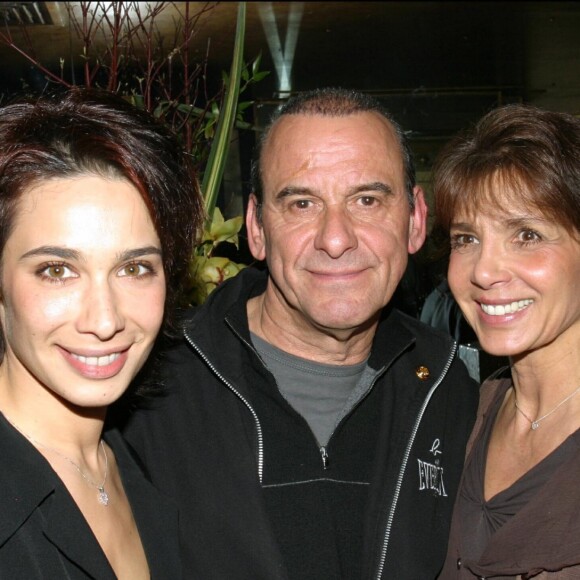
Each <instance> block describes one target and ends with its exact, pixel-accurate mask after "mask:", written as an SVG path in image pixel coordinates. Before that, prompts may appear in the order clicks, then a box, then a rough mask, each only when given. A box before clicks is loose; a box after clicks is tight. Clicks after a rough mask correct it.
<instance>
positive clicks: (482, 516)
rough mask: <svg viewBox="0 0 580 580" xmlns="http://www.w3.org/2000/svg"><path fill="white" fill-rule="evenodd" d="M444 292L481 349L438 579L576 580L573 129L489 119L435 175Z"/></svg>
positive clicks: (577, 270) (579, 186)
mask: <svg viewBox="0 0 580 580" xmlns="http://www.w3.org/2000/svg"><path fill="white" fill-rule="evenodd" d="M434 192H435V200H436V201H435V203H436V216H437V221H438V224H439V227H440V228H442V230H443V231H445V232H447V233H448V235H449V240H450V247H451V255H450V264H449V272H448V278H449V284H450V286H451V289H452V291H453V294H454V296H455V298H456V300H457V302H458V303H459V305H460V307H461V310H462V311H463V313H464V315H465V317H466V318H467V320H468V321H469V323H470V325H471V326H472V327H473V329H474V330H475V332H476V334H477V337H478V339H479V342H480V344H481V346H482V348H483V349H484V350H486V351H487V352H489V353H491V354H493V355H499V356H507V357H509V362H510V365H509V368H507V369H505V370H504V372H503V374H502V373H498V374H497V375H496V376H494V377H492V378H490V379H489V380H487V381H486V382H485V383H484V384H483V385H482V388H481V402H480V410H479V413H478V419H477V422H476V425H475V428H474V432H473V434H472V438H471V445H470V446H469V447H468V452H467V459H466V464H465V469H464V474H463V478H462V482H461V485H460V490H459V493H458V496H457V500H456V505H455V511H454V516H453V522H452V528H451V536H450V543H449V549H448V554H447V559H446V562H445V566H444V569H443V572H442V574H441V576H440V578H444V579H451V578H454V579H455V578H456V579H471V578H496V579H499V578H501V579H506V578H510V579H511V578H517V579H524V578H526V579H527V578H542V579H543V578H550V579H552V578H553V579H572V578H579V577H580V518H579V517H578V514H579V513H580V487H579V486H578V481H579V480H580V300H579V299H578V288H580V120H579V119H577V118H575V117H573V116H571V115H568V114H564V113H553V112H548V111H544V110H540V109H537V108H534V107H531V106H525V105H508V106H505V107H502V108H499V109H496V110H494V111H491V112H490V113H488V114H487V115H486V116H485V117H484V118H483V119H482V120H481V121H480V122H479V123H478V124H477V125H476V126H475V128H474V129H473V130H471V131H469V132H468V133H465V134H462V135H460V136H459V137H458V138H456V139H455V140H453V142H452V143H450V144H449V145H448V147H447V148H446V149H445V151H443V152H442V155H441V157H440V159H439V161H438V163H437V165H436V167H435V170H434Z"/></svg>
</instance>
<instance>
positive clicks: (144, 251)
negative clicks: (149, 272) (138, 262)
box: [119, 246, 162, 262]
mask: <svg viewBox="0 0 580 580" xmlns="http://www.w3.org/2000/svg"><path fill="white" fill-rule="evenodd" d="M151 254H155V255H157V256H161V255H162V253H161V249H160V248H158V247H157V246H145V247H143V248H135V249H134V250H125V251H124V252H121V254H120V255H119V262H125V261H127V260H134V259H135V258H141V257H142V256H150V255H151Z"/></svg>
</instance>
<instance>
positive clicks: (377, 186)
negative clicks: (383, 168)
mask: <svg viewBox="0 0 580 580" xmlns="http://www.w3.org/2000/svg"><path fill="white" fill-rule="evenodd" d="M364 191H379V192H381V193H384V194H385V195H393V189H392V188H391V187H389V186H388V185H387V184H386V183H383V182H382V181H373V182H372V183H363V184H361V185H357V186H356V187H353V188H352V193H362V192H364Z"/></svg>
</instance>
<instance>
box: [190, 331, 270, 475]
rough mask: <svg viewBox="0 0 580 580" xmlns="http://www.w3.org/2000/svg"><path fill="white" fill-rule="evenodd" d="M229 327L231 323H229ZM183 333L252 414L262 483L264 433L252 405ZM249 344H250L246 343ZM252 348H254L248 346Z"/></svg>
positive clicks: (215, 373)
mask: <svg viewBox="0 0 580 580" xmlns="http://www.w3.org/2000/svg"><path fill="white" fill-rule="evenodd" d="M230 328H231V325H230ZM232 330H233V331H234V332H235V333H236V335H237V336H238V338H240V339H241V340H242V341H243V342H244V343H245V344H246V345H247V344H248V343H247V342H246V341H245V340H244V339H243V338H242V337H241V336H240V335H239V334H238V333H237V332H236V331H235V330H234V329H233V328H232ZM183 335H184V336H185V339H186V340H187V342H188V343H189V344H190V345H191V347H192V348H193V349H194V350H195V352H197V354H198V355H199V356H200V357H201V359H202V360H203V361H204V362H205V364H206V365H207V366H208V367H209V368H210V369H211V371H212V372H213V373H214V375H215V376H216V377H217V378H218V379H219V380H220V381H221V382H222V383H223V384H224V385H225V386H226V387H227V388H228V389H229V390H230V391H231V392H232V393H233V394H234V395H236V397H238V399H240V401H242V403H243V404H244V405H245V406H246V407H247V409H248V410H249V411H250V413H251V414H252V417H253V418H254V423H255V425H256V436H257V438H258V443H257V447H258V450H257V453H258V479H259V480H260V485H261V484H262V478H263V476H264V435H263V433H262V425H261V424H260V419H259V418H258V414H257V413H256V411H254V408H253V407H252V405H250V403H249V401H248V400H247V399H246V398H245V397H244V396H243V395H242V394H241V393H240V392H239V391H238V390H237V389H236V388H235V387H234V385H232V384H231V383H230V382H229V381H228V380H227V379H226V378H225V377H224V376H223V375H222V374H221V373H220V372H219V371H218V370H217V368H216V367H215V366H214V365H213V363H212V362H211V361H210V360H209V359H208V358H207V356H206V355H205V354H204V353H203V352H202V351H201V349H200V348H199V347H198V346H197V344H196V343H195V342H193V340H192V339H191V338H189V336H188V335H187V332H185V331H184V333H183ZM248 346H250V345H248ZM250 348H252V350H254V348H253V347H252V346H250Z"/></svg>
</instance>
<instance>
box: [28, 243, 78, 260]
mask: <svg viewBox="0 0 580 580" xmlns="http://www.w3.org/2000/svg"><path fill="white" fill-rule="evenodd" d="M47 255H48V256H55V257H56V258H62V259H63V260H79V259H80V257H81V254H80V252H78V251H77V250H71V249H70V248H62V247H60V246H39V247H38V248H34V249H33V250H30V251H28V252H26V253H25V254H23V255H22V256H21V258H20V259H21V260H23V259H24V258H31V257H34V256H47Z"/></svg>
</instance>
